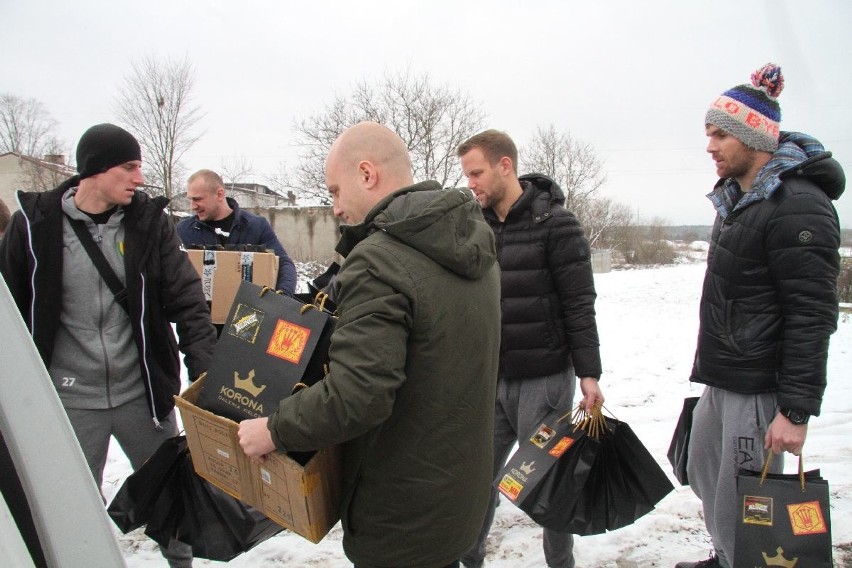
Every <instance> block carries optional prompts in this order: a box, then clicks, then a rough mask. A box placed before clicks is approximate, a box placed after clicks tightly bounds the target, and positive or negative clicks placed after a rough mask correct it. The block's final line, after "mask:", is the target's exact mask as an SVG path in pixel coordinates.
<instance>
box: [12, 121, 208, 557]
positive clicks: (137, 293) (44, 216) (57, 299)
mask: <svg viewBox="0 0 852 568" xmlns="http://www.w3.org/2000/svg"><path fill="white" fill-rule="evenodd" d="M141 166H142V162H141V150H140V147H139V144H138V142H137V141H136V139H135V138H133V136H132V135H131V134H130V133H128V132H127V131H125V130H123V129H121V128H119V127H117V126H114V125H112V124H99V125H97V126H93V127H92V128H90V129H89V130H87V131H86V132H85V133H84V134H83V136H82V138H81V139H80V141H79V143H78V145H77V169H78V171H79V175H78V176H74V177H72V178H70V179H68V180H67V181H65V182H64V183H62V184H61V185H60V186H59V187H57V188H56V189H54V190H52V191H48V192H44V193H23V192H21V193H19V194H18V199H19V202H20V210H19V211H17V212H15V214H14V215H13V217H12V222H11V223H10V225H9V229H8V231H7V233H6V236H5V237H4V238H3V240H2V241H0V273H2V275H3V277H4V278H5V280H6V283H7V284H8V286H9V289H10V291H11V292H12V295H13V297H14V299H15V302H16V303H17V306H18V309H19V310H20V312H21V315H22V316H23V318H24V320H25V322H26V325H27V327H28V328H29V330H30V333H31V334H32V337H33V341H34V343H35V345H36V347H37V348H38V351H39V354H40V355H41V357H42V359H43V360H44V364H45V367H47V370H48V372H49V374H50V376H51V378H52V379H53V383H54V386H55V387H56V391H57V393H58V394H59V398H60V400H61V401H62V404H63V406H64V408H65V411H66V414H67V415H68V419H69V421H70V422H71V426H72V427H73V428H74V432H75V434H76V435H77V439H78V440H79V442H80V445H81V448H82V450H83V454H84V455H85V457H86V460H87V461H88V463H89V467H90V468H91V470H92V475H93V476H94V478H95V480H96V482H97V484H98V486H100V484H101V481H102V476H103V470H104V466H105V464H106V460H107V451H108V448H109V441H110V437H115V438H116V440H117V441H118V443H119V444H120V445H121V447H122V449H123V450H124V452H125V454H126V455H127V457H128V459H129V460H130V463H131V465H132V466H133V468H134V469H136V468H138V467H139V466H140V465H142V463H144V461H145V460H146V459H147V458H148V457H149V456H150V455H151V454H152V453H153V452H154V450H156V449H157V447H158V446H159V445H160V444H161V443H162V441H163V440H165V439H167V438H170V437H172V436H176V435H177V425H176V422H175V411H174V399H173V396H174V395H176V394H178V392H179V390H180V361H179V359H178V344H177V343H176V342H175V337H174V333H173V331H172V322H174V323H175V324H176V325H177V332H178V336H179V338H180V349H181V351H183V353H184V354H185V356H186V357H185V362H186V366H187V368H188V370H189V374H190V377H191V378H194V377H197V376H198V375H199V374H200V373H201V372H203V371H205V370H206V369H207V366H208V363H209V361H210V359H211V357H212V354H213V348H214V345H215V343H216V334H215V331H214V329H213V326H212V325H211V323H210V312H209V310H208V308H207V304H206V302H205V299H204V294H203V292H202V289H201V282H200V279H199V278H198V275H197V273H196V272H195V270H194V269H193V267H192V265H191V264H190V262H189V259H188V257H187V255H186V253H185V252H183V251H182V250H181V246H180V240H179V239H178V237H177V234H176V233H175V230H174V227H173V225H172V223H171V221H170V220H169V219H168V218H167V217H166V215H165V214H164V213H163V207H164V206H165V203H164V202H163V201H162V200H161V199H151V198H149V197H148V196H147V195H146V194H144V193H140V192H137V188H138V187H139V186H141V185H142V183H143V181H144V180H143V177H142V171H141ZM73 223H76V224H78V225H80V226H82V229H83V230H84V231H88V232H89V233H90V234H91V235H92V239H93V240H94V242H95V244H96V246H97V247H98V248H100V250H101V252H102V253H103V256H104V258H105V259H106V262H107V263H108V264H109V266H110V267H111V268H112V270H113V271H114V273H115V275H116V276H117V278H118V279H119V280H120V282H121V284H123V285H124V291H125V292H126V295H125V298H126V299H125V300H124V301H120V300H119V299H118V298H117V297H116V296H114V295H113V293H112V292H111V291H110V289H109V287H108V286H107V284H106V283H105V281H104V278H103V277H102V276H101V274H100V272H99V271H98V269H97V268H96V266H95V264H94V263H93V261H92V259H91V257H90V256H89V254H88V253H87V252H86V250H85V249H84V248H83V245H82V242H81V240H80V238H79V237H78V235H77V233H75V230H74V228H73V226H72V224H73ZM164 555H165V556H166V557H167V558H168V559H169V562H170V565H171V566H181V567H183V566H190V565H191V562H192V557H191V551H190V550H189V547H188V546H186V545H183V544H181V543H179V542H176V543H175V545H174V546H171V547H169V549H168V550H164Z"/></svg>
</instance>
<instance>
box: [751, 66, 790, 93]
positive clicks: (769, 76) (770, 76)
mask: <svg viewBox="0 0 852 568" xmlns="http://www.w3.org/2000/svg"><path fill="white" fill-rule="evenodd" d="M751 84H752V85H754V86H755V87H757V88H758V89H763V90H764V91H766V94H767V95H769V96H770V97H772V98H773V99H774V98H777V97H778V95H780V94H781V91H782V90H783V89H784V75H782V74H781V68H780V67H779V66H777V65H775V64H774V63H767V64H766V65H764V66H763V67H761V68H760V69H758V70H757V71H755V72H754V73H752V74H751Z"/></svg>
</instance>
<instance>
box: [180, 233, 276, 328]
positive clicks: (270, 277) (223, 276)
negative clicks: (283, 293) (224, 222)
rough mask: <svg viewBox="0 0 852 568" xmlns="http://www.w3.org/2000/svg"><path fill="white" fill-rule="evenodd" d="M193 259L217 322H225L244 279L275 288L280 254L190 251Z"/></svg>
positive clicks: (211, 312)
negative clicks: (278, 255)
mask: <svg viewBox="0 0 852 568" xmlns="http://www.w3.org/2000/svg"><path fill="white" fill-rule="evenodd" d="M187 253H189V261H190V262H191V263H192V266H194V267H195V270H196V271H197V272H198V275H199V276H200V277H201V286H202V287H203V288H204V296H205V297H206V298H207V302H208V303H209V304H210V319H211V321H212V322H213V323H225V319H226V318H227V317H228V310H230V309H231V303H232V302H233V301H234V296H235V295H236V294H237V289H238V288H239V286H240V282H241V281H242V280H246V281H248V282H252V283H254V284H257V285H258V286H269V287H270V288H275V287H276V285H277V284H278V257H277V256H275V254H274V253H271V252H240V251H228V250H192V249H190V250H188V251H187Z"/></svg>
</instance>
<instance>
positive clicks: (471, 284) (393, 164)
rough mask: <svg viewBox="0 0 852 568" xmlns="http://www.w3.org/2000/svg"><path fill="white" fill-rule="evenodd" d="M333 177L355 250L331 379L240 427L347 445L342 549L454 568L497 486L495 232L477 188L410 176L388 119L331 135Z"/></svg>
mask: <svg viewBox="0 0 852 568" xmlns="http://www.w3.org/2000/svg"><path fill="white" fill-rule="evenodd" d="M326 184H327V185H328V189H329V192H330V193H331V195H332V198H333V203H334V213H335V215H337V216H338V217H340V218H342V219H343V220H344V221H345V222H346V225H344V226H343V227H342V228H341V233H342V236H341V239H340V242H339V243H338V245H337V251H338V252H339V253H340V254H341V255H342V256H343V257H345V261H344V262H343V264H342V266H341V268H340V272H339V274H338V277H337V279H336V282H335V284H334V290H333V296H334V298H335V300H336V302H337V306H338V313H339V315H340V319H339V321H338V323H337V327H336V329H335V332H334V335H333V337H332V340H331V348H330V351H329V358H330V365H329V373H328V375H327V376H326V377H325V379H324V380H323V381H321V382H320V383H317V384H316V385H313V386H312V387H310V388H307V389H303V390H302V391H300V392H298V393H297V394H295V395H294V396H291V397H289V398H286V399H284V400H282V401H281V404H280V406H279V408H278V410H277V412H275V413H273V414H272V415H270V416H269V417H268V418H259V419H255V420H246V421H243V422H242V423H241V424H240V431H239V437H240V445H241V446H242V448H243V450H244V451H245V452H246V454H248V455H249V456H250V457H251V458H252V459H255V460H262V459H263V456H264V455H266V454H267V453H269V452H272V451H275V450H277V451H311V450H317V449H320V448H323V447H326V446H331V445H335V444H343V449H344V451H343V455H344V459H343V462H344V463H343V497H342V502H341V518H342V524H343V531H344V537H343V547H344V551H345V553H346V556H347V557H348V558H349V559H350V560H351V561H352V562H353V563H354V564H355V566H356V568H391V567H393V568H415V567H416V568H443V567H453V566H458V558H459V557H460V556H461V554H462V553H463V552H464V551H465V550H466V549H467V548H468V547H470V545H471V544H472V543H473V542H474V540H476V537H477V534H478V532H479V529H480V527H481V525H482V521H483V518H484V516H485V511H486V508H487V506H488V500H489V496H490V485H491V477H492V467H493V466H492V442H493V440H492V434H493V421H494V404H493V402H494V396H495V384H496V378H497V362H498V354H499V346H500V284H499V268H498V265H497V262H496V252H495V245H494V237H493V233H492V231H491V229H490V228H489V227H488V225H487V224H486V223H485V220H484V218H483V216H482V212H481V208H480V206H479V204H478V203H477V202H476V200H475V199H473V196H472V195H471V193H470V192H469V191H467V190H457V189H450V190H442V189H441V187H440V185H439V184H438V183H437V182H434V181H427V182H422V183H418V184H414V183H413V179H412V168H411V160H410V158H409V155H408V151H407V148H406V146H405V144H404V142H403V141H402V139H400V138H399V136H397V135H396V134H394V133H393V132H392V131H390V130H389V129H387V128H386V127H384V126H382V125H380V124H376V123H370V122H365V123H360V124H357V125H355V126H353V127H352V128H350V129H349V130H347V131H345V132H344V133H343V134H342V135H341V136H340V137H339V138H338V139H337V140H336V141H335V143H334V144H333V145H332V147H331V150H330V151H329V155H328V159H327V161H326Z"/></svg>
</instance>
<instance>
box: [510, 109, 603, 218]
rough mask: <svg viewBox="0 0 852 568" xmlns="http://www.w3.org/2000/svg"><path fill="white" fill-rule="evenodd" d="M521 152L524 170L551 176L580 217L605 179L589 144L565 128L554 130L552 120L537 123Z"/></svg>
mask: <svg viewBox="0 0 852 568" xmlns="http://www.w3.org/2000/svg"><path fill="white" fill-rule="evenodd" d="M520 154H521V156H520V160H519V161H520V162H521V165H522V169H523V171H524V172H530V173H532V172H535V173H540V174H545V175H547V176H549V177H551V178H552V179H553V180H554V181H555V182H556V183H558V184H559V186H560V187H561V188H562V190H563V191H564V192H565V207H566V208H568V210H569V211H572V212H573V213H575V214H576V215H577V217H579V218H580V220H581V221H583V220H584V218H585V217H586V210H587V209H588V207H589V201H590V200H591V199H592V198H593V197H594V196H595V194H597V192H598V190H599V189H600V188H601V186H602V185H603V184H604V183H606V174H605V173H604V170H603V164H602V163H601V162H600V160H598V158H597V156H595V153H594V150H593V149H592V147H591V145H589V144H584V143H582V142H579V141H578V140H575V139H574V138H573V137H572V136H571V135H570V134H569V133H568V132H564V133H559V132H557V131H556V127H555V126H553V125H552V124H551V125H550V126H549V127H547V128H541V127H538V128H537V129H536V134H535V137H534V138H533V140H532V142H530V144H529V146H527V147H525V148H522V149H521V151H520Z"/></svg>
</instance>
